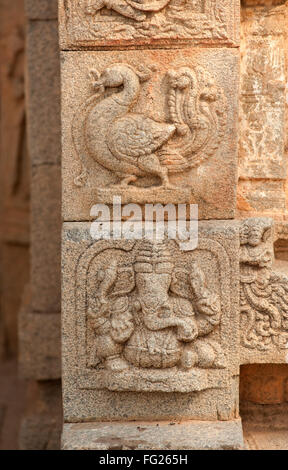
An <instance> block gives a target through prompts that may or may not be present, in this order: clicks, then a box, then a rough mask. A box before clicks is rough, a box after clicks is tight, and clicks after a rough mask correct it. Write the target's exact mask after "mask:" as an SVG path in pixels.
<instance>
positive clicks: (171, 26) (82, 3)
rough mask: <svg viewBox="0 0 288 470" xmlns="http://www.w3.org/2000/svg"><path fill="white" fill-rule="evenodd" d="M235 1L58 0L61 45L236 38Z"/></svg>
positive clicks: (205, 41) (202, 40) (155, 42)
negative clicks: (60, 0) (59, 0)
mask: <svg viewBox="0 0 288 470" xmlns="http://www.w3.org/2000/svg"><path fill="white" fill-rule="evenodd" d="M238 9H239V5H238V2H237V1H236V0H229V1H227V0H217V1H215V0H212V1H211V0H62V2H60V18H61V21H62V28H61V29H62V46H63V47H64V48H65V47H72V48H73V47H75V46H78V47H80V46H84V47H85V46H86V47H87V46H118V45H121V44H127V45H129V44H131V45H135V44H139V45H141V44H148V45H151V44H161V43H162V44H167V42H168V41H169V42H171V43H173V42H174V41H177V43H178V44H179V42H181V41H182V42H187V41H193V42H196V43H198V42H204V43H210V44H211V43H212V44H213V43H220V44H221V43H228V44H229V43H230V44H233V43H235V41H236V42H237V40H238V30H237V25H238V21H239V10H238Z"/></svg>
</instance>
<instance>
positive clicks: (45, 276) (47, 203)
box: [31, 165, 61, 313]
mask: <svg viewBox="0 0 288 470" xmlns="http://www.w3.org/2000/svg"><path fill="white" fill-rule="evenodd" d="M31 179H32V201H31V212H32V219H31V220H32V227H31V243H32V247H33V248H32V250H31V309H32V311H33V312H38V313H39V312H43V313H46V312H50V313H53V312H60V310H61V305H60V303H61V294H60V291H61V273H60V270H61V170H60V167H59V166H58V165H41V166H36V167H34V168H33V169H32V175H31Z"/></svg>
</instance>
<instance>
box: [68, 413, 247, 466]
mask: <svg viewBox="0 0 288 470" xmlns="http://www.w3.org/2000/svg"><path fill="white" fill-rule="evenodd" d="M243 448H244V442H243V435H242V426H241V420H240V419H237V420H233V421H218V422H215V421H214V422H213V421H212V422H211V421H183V422H176V423H175V422H161V421H160V422H157V421H155V422H153V423H151V422H143V421H141V422H139V423H137V422H134V423H109V424H108V423H102V424H101V423H85V424H84V423H83V424H64V429H63V435H62V449H63V450H145V449H147V450H157V449H158V450H171V449H173V450H177V449H179V450H186V449H187V450H213V449H214V450H215V449H217V450H237V449H238V450H240V449H243ZM107 457H108V458H109V456H107ZM111 457H112V455H111Z"/></svg>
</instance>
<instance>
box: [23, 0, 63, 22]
mask: <svg viewBox="0 0 288 470" xmlns="http://www.w3.org/2000/svg"><path fill="white" fill-rule="evenodd" d="M25 9H26V16H27V17H28V18H29V19H31V20H51V19H54V20H56V19H57V17H58V0H25Z"/></svg>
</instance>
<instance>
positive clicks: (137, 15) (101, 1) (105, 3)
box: [86, 0, 146, 21]
mask: <svg viewBox="0 0 288 470" xmlns="http://www.w3.org/2000/svg"><path fill="white" fill-rule="evenodd" d="M104 7H106V8H108V10H114V11H116V12H117V13H119V14H120V15H123V16H126V17H127V18H132V19H133V20H136V21H144V20H145V19H146V15H145V13H142V12H140V11H137V10H135V9H134V8H133V7H132V6H130V5H128V4H127V3H126V1H125V0H93V1H92V2H91V3H90V4H89V5H88V6H87V8H86V11H87V14H88V15H95V13H97V11H99V10H101V9H102V8H104Z"/></svg>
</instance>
